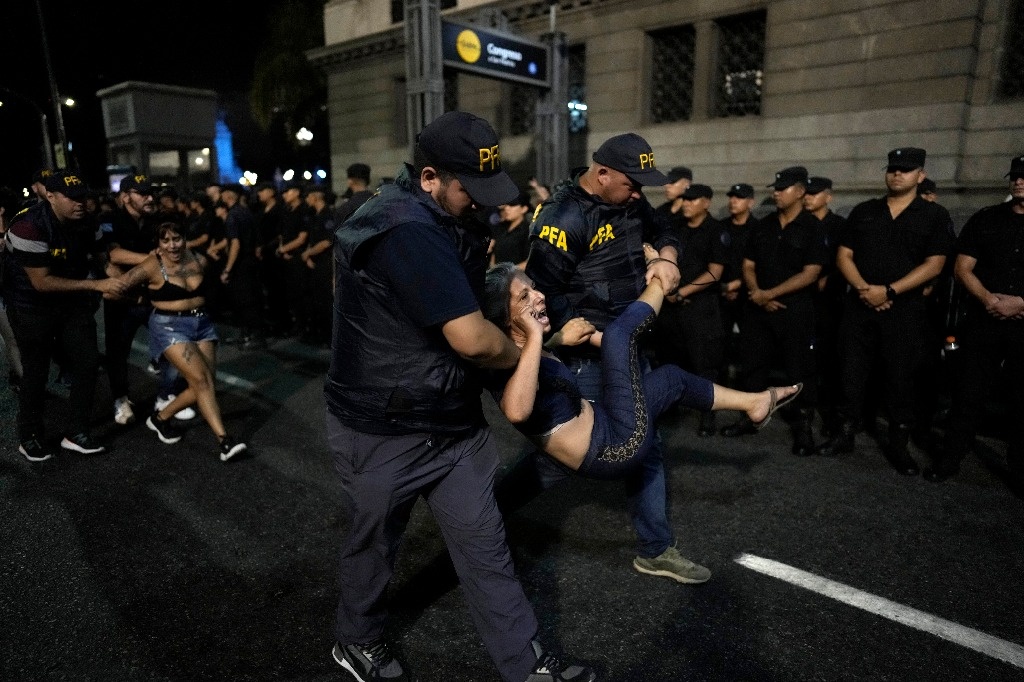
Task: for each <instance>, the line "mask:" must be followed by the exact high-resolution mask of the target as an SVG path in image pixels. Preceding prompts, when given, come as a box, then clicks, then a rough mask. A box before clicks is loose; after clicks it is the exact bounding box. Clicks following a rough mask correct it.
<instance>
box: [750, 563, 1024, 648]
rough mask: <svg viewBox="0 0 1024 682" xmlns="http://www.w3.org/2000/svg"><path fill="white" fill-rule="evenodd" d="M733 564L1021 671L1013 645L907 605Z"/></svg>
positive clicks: (786, 569) (779, 567) (790, 570)
mask: <svg viewBox="0 0 1024 682" xmlns="http://www.w3.org/2000/svg"><path fill="white" fill-rule="evenodd" d="M736 563H738V564H739V565H741V566H745V567H747V568H749V569H751V570H753V571H757V572H758V573H763V574H765V575H769V576H771V577H773V578H778V579H779V580H784V581H786V582H787V583H790V584H792V585H796V586H797V587H803V588H804V589H807V590H811V591H812V592H817V593H818V594H821V595H824V596H826V597H829V598H831V599H835V600H836V601H841V602H843V603H844V604H849V605H850V606H855V607H857V608H859V609H863V610H865V611H867V612H869V613H873V614H875V615H878V616H881V617H883V618H888V619H889V620H892V621H896V622H897V623H901V624H903V625H909V626H910V627H912V628H916V629H918V630H921V631H923V632H927V633H929V634H932V635H935V636H936V637H941V638H942V639H944V640H946V641H948V642H953V643H954V644H959V645H960V646H964V647H967V648H968V649H973V650H974V651H977V652H979V653H982V654H985V655H986V656H991V657H992V658H997V659H999V660H1000V661H1005V662H1006V663H1009V664H1010V665H1014V666H1017V667H1018V668H1024V647H1022V646H1020V645H1019V644H1014V643H1013V642H1007V641H1006V640H1002V639H999V638H998V637H993V636H992V635H986V634H985V633H984V632H979V631H978V630H973V629H971V628H969V627H965V626H963V625H960V624H958V623H954V622H952V621H949V620H946V619H944V618H939V617H938V616H933V615H932V614H930V613H925V612H924V611H918V610H917V609H914V608H911V607H909V606H904V605H903V604H899V603H897V602H894V601H890V600H888V599H886V598H884V597H878V596H876V595H873V594H870V593H868V592H864V591H862V590H858V589H856V588H854V587H850V586H849V585H844V584H843V583H838V582H835V581H834V580H829V579H828V578H822V577H820V576H817V575H814V574H813V573H808V572H807V571H801V570H800V569H799V568H794V567H792V566H789V565H787V564H783V563H779V562H778V561H772V560H771V559H765V558H762V557H759V556H755V555H753V554H741V555H740V556H738V557H737V558H736Z"/></svg>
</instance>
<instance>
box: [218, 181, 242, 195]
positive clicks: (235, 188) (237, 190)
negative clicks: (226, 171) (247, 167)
mask: <svg viewBox="0 0 1024 682" xmlns="http://www.w3.org/2000/svg"><path fill="white" fill-rule="evenodd" d="M220 191H221V192H233V193H234V194H237V195H238V196H240V197H244V196H245V188H244V187H242V185H241V184H239V183H237V182H232V183H230V184H228V185H224V186H222V187H221V188H220Z"/></svg>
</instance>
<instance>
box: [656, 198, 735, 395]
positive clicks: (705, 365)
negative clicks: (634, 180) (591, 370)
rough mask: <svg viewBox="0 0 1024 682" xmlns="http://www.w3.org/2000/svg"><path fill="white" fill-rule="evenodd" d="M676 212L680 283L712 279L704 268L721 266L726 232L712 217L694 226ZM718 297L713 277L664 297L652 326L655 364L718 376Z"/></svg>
mask: <svg viewBox="0 0 1024 682" xmlns="http://www.w3.org/2000/svg"><path fill="white" fill-rule="evenodd" d="M678 215H679V217H678V218H677V219H675V220H674V224H673V227H672V234H674V235H675V237H676V238H677V239H678V240H679V244H680V250H679V286H680V287H683V286H686V285H687V284H690V283H691V282H712V276H711V273H710V272H709V270H708V267H709V266H710V265H711V264H712V263H717V264H719V265H723V266H724V265H725V262H726V261H727V260H728V248H729V233H728V232H726V230H725V226H724V225H722V223H720V222H719V221H717V220H715V219H714V218H712V217H711V216H706V217H705V218H704V220H703V222H701V224H700V225H698V226H697V227H690V226H688V225H687V224H686V221H685V219H684V218H682V215H681V214H678ZM673 218H675V216H673ZM718 299H719V289H718V285H717V283H715V282H712V284H711V285H710V286H708V287H705V288H704V289H702V290H701V291H698V292H697V293H695V294H693V295H691V296H688V297H687V298H685V299H683V300H680V301H677V302H675V303H671V302H668V301H666V302H665V305H664V306H662V309H661V314H660V315H659V316H658V321H657V324H656V326H655V330H656V334H657V360H658V362H659V363H661V364H673V365H679V366H680V367H682V368H684V369H687V370H689V371H690V372H692V373H694V374H696V375H698V376H700V377H703V378H705V379H707V380H709V381H716V380H717V379H718V372H719V369H720V368H721V366H722V362H723V356H724V354H723V352H722V351H723V336H722V331H723V330H722V318H721V314H720V312H719V307H718Z"/></svg>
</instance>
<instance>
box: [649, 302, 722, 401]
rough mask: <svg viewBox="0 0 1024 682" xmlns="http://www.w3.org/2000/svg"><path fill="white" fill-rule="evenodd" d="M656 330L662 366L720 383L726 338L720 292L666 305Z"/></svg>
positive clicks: (659, 358) (659, 362)
mask: <svg viewBox="0 0 1024 682" xmlns="http://www.w3.org/2000/svg"><path fill="white" fill-rule="evenodd" d="M655 329H656V338H657V343H658V346H657V359H658V364H662V365H665V364H672V365H678V366H679V367H682V368H683V369H685V370H688V371H689V372H691V373H692V374H696V375H697V376H699V377H702V378H704V379H707V380H708V381H717V380H718V372H719V370H720V369H721V367H722V362H723V358H724V353H723V350H724V343H723V341H724V339H723V338H722V315H721V312H720V311H719V308H718V295H717V292H716V293H705V294H697V295H696V296H692V297H691V298H689V299H687V300H685V301H680V302H678V303H668V302H666V303H665V305H664V306H662V308H661V315H659V316H658V321H657V323H656V327H655Z"/></svg>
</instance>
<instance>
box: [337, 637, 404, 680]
mask: <svg viewBox="0 0 1024 682" xmlns="http://www.w3.org/2000/svg"><path fill="white" fill-rule="evenodd" d="M331 656H333V657H334V660H335V661H337V663H338V665H340V666H341V667H342V668H344V669H345V670H347V671H348V672H350V673H351V674H352V677H354V678H355V679H357V680H359V682H370V681H371V680H389V681H390V682H412V681H413V680H415V678H414V677H411V676H410V675H407V674H406V672H405V669H404V668H402V664H401V663H399V662H398V659H397V658H395V657H394V655H392V653H391V650H390V649H389V648H388V643H387V641H386V640H383V639H378V640H377V641H376V642H371V643H370V644H340V643H338V644H335V645H334V649H333V650H332V651H331Z"/></svg>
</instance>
